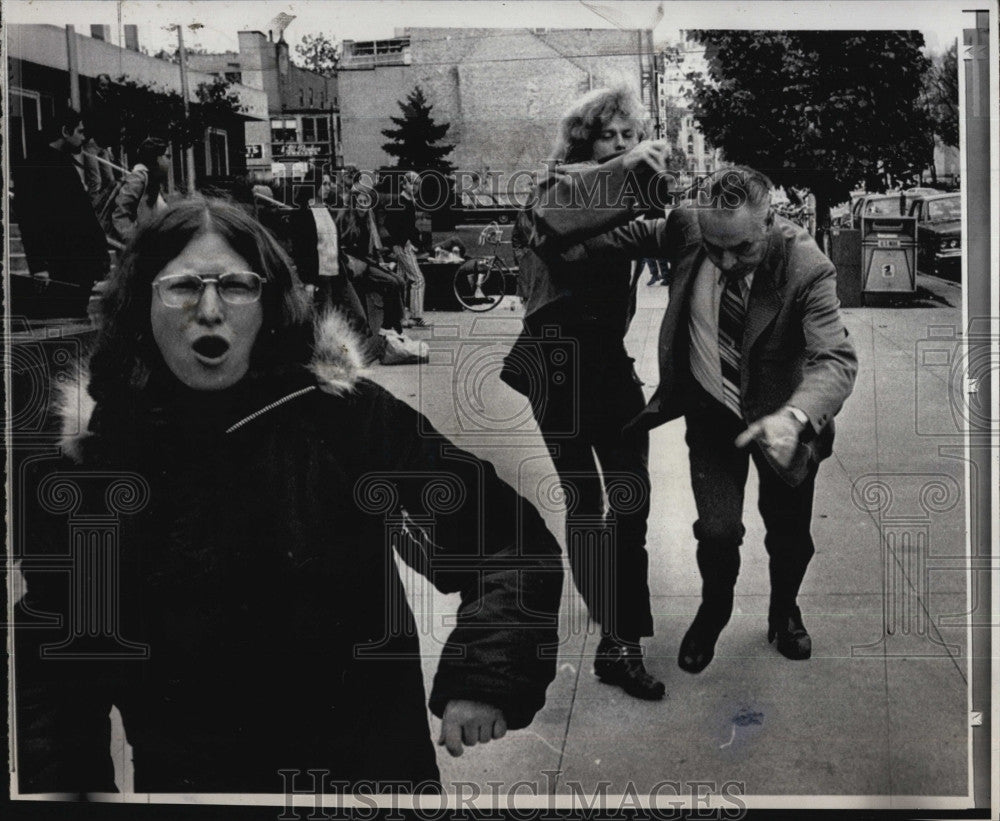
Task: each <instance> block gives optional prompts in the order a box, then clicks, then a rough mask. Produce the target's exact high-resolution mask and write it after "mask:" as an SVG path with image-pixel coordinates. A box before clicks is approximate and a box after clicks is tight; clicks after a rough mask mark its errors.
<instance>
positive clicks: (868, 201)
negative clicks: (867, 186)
mask: <svg viewBox="0 0 1000 821" xmlns="http://www.w3.org/2000/svg"><path fill="white" fill-rule="evenodd" d="M901 202H902V198H901V196H900V194H899V193H890V194H865V195H864V196H861V197H858V199H857V200H855V201H854V203H853V204H852V205H851V215H850V223H849V225H848V226H847V227H849V228H860V227H861V218H862V217H899V216H902V214H903V209H902V205H901Z"/></svg>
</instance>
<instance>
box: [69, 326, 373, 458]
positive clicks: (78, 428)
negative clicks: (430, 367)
mask: <svg viewBox="0 0 1000 821" xmlns="http://www.w3.org/2000/svg"><path fill="white" fill-rule="evenodd" d="M313 334H314V344H313V355H312V359H311V361H310V362H309V370H310V371H312V373H313V374H314V375H315V377H316V384H315V385H314V386H309V387H308V388H306V389H302V390H298V391H294V392H292V393H289V394H287V395H285V396H282V397H280V398H279V399H277V400H273V399H272V400H270V401H267V402H265V403H264V404H262V405H261V407H259V408H257V409H255V410H254V411H253V412H252V413H250V414H247V415H246V416H244V417H243V418H242V419H240V420H239V421H238V422H236V424H234V425H232V426H231V427H230V428H229V429H228V430H227V431H226V432H227V433H230V432H232V431H234V430H237V429H239V428H242V427H244V426H245V425H247V424H249V423H250V422H252V421H253V420H255V419H257V418H259V417H261V416H263V415H264V414H265V413H267V412H268V411H270V410H272V409H274V408H276V407H278V406H280V405H283V404H286V403H287V402H289V401H292V400H294V399H296V398H298V397H299V396H301V395H304V394H306V393H308V392H310V391H312V390H313V389H319V390H322V391H323V392H324V393H328V394H331V395H333V396H343V395H344V394H346V393H350V392H351V391H353V390H354V388H355V386H356V385H357V383H358V380H359V379H360V378H361V377H362V376H363V375H364V364H363V359H362V354H361V339H360V337H359V336H358V334H357V332H356V331H354V330H353V329H352V328H351V326H350V323H349V322H348V320H347V318H346V317H345V316H344V314H343V313H341V312H340V311H337V310H331V311H328V312H326V313H325V314H323V315H322V316H320V317H318V318H317V319H316V321H315V323H314V326H313ZM89 388H90V370H89V368H88V365H87V362H86V360H80V361H79V362H77V364H76V366H75V368H74V370H73V372H72V373H71V374H70V377H69V378H68V379H65V380H63V381H61V382H59V383H58V385H57V387H56V391H55V398H54V405H55V411H56V414H57V415H58V418H59V420H60V439H59V443H60V445H61V446H62V449H63V453H65V454H66V455H67V456H69V457H70V458H71V459H73V461H75V462H79V461H81V459H82V457H83V451H82V444H83V442H84V440H85V439H87V438H88V437H89V436H90V435H91V433H90V420H91V417H92V416H93V413H94V409H95V408H96V402H95V401H94V398H93V397H92V396H91V395H90V390H89Z"/></svg>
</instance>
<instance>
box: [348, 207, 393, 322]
mask: <svg viewBox="0 0 1000 821" xmlns="http://www.w3.org/2000/svg"><path fill="white" fill-rule="evenodd" d="M337 228H338V230H339V232H340V248H341V252H342V254H343V256H342V258H341V259H342V262H343V264H344V266H345V267H346V268H347V269H348V270H349V273H350V275H351V278H352V280H353V281H354V282H356V283H357V285H358V286H359V287H360V288H361V290H362V291H363V292H369V293H372V294H375V295H376V296H377V298H378V301H379V303H380V305H379V306H377V307H380V308H381V312H380V313H381V316H380V317H377V318H376V317H371V318H370V319H371V326H372V330H373V331H378V329H379V328H384V329H386V330H391V331H396V332H397V333H399V332H401V331H402V329H403V326H402V321H403V316H404V313H405V307H404V304H403V299H404V295H405V294H406V280H405V278H404V277H403V276H402V274H399V273H397V272H396V271H391V270H390V269H389V268H388V267H387V266H386V264H385V262H384V260H383V255H384V251H383V247H382V242H381V239H380V237H379V235H378V227H377V225H376V223H375V214H374V213H373V211H372V202H371V198H370V196H369V195H368V193H367V192H364V191H363V190H362V189H354V188H352V189H351V191H350V192H349V194H348V197H347V207H345V208H344V209H342V210H341V211H340V213H339V214H338V215H337Z"/></svg>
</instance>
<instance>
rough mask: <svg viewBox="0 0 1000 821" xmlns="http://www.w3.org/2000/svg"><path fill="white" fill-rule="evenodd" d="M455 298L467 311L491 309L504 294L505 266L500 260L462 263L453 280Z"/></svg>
mask: <svg viewBox="0 0 1000 821" xmlns="http://www.w3.org/2000/svg"><path fill="white" fill-rule="evenodd" d="M452 289H453V290H454V292H455V299H457V300H458V302H459V304H460V305H461V306H462V307H463V308H465V309H466V310H467V311H476V312H479V313H481V312H483V311H491V310H493V309H494V308H496V306H497V305H499V304H500V301H501V300H502V299H503V296H504V277H503V268H502V266H501V265H500V262H499V260H497V259H496V257H494V258H493V259H488V260H486V259H480V260H471V261H470V262H467V263H466V264H465V265H462V266H461V267H460V268H459V269H458V270H457V271H456V272H455V278H454V279H453V280H452Z"/></svg>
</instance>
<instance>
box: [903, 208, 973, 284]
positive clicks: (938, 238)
mask: <svg viewBox="0 0 1000 821" xmlns="http://www.w3.org/2000/svg"><path fill="white" fill-rule="evenodd" d="M909 215H910V216H913V217H916V218H917V269H918V270H920V271H922V272H923V273H927V274H934V275H935V276H947V277H949V278H954V279H957V278H958V277H959V274H960V272H961V266H962V198H961V195H960V194H934V195H931V196H924V197H918V198H917V199H915V200H914V201H913V202H912V203H910V211H909Z"/></svg>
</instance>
